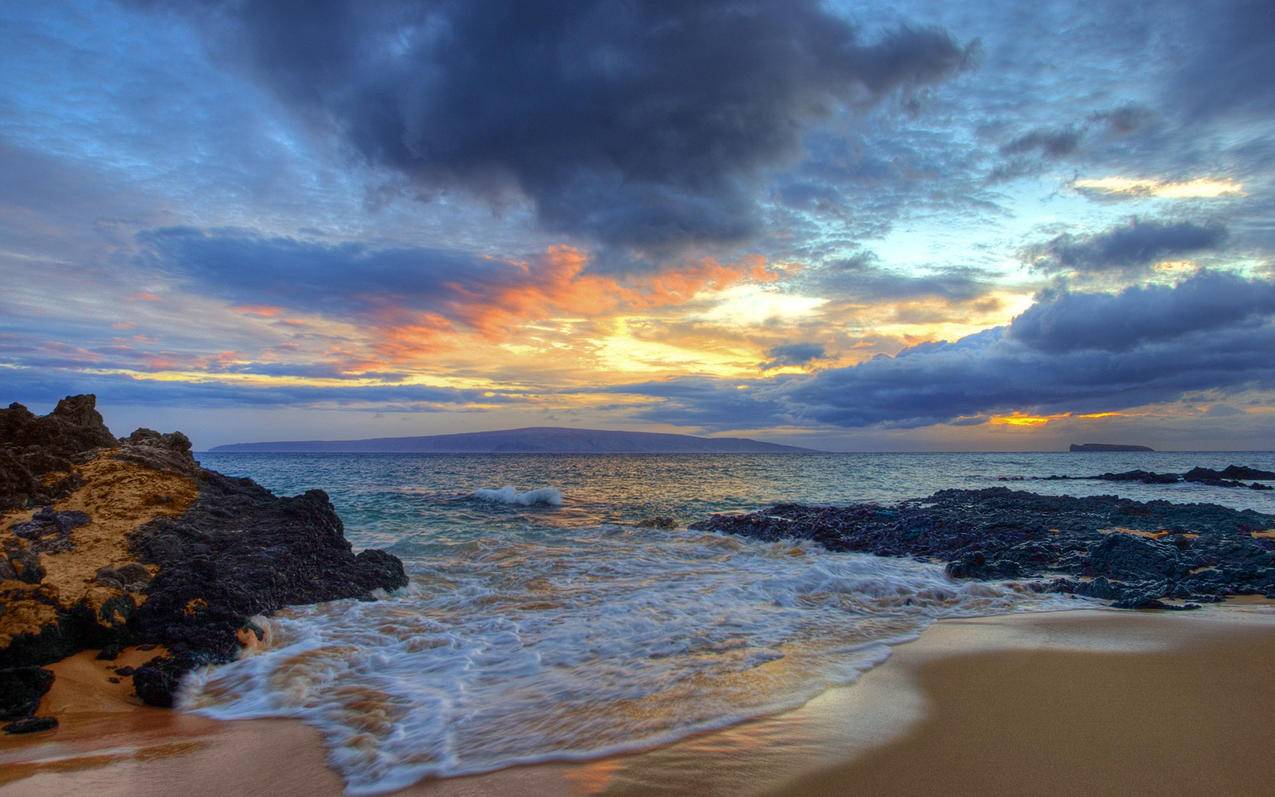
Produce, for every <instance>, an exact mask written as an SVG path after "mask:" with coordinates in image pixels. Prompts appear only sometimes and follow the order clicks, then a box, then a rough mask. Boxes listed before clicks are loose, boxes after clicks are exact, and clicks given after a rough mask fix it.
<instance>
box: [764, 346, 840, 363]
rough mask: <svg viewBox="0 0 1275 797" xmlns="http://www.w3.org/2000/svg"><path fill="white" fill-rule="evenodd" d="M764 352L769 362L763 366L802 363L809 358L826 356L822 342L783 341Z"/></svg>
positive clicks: (814, 358)
mask: <svg viewBox="0 0 1275 797" xmlns="http://www.w3.org/2000/svg"><path fill="white" fill-rule="evenodd" d="M766 354H767V355H768V356H769V357H770V362H768V363H766V364H765V366H764V367H765V368H779V367H781V366H785V365H804V364H805V363H808V362H810V361H811V360H817V359H819V358H820V357H826V356H827V353H826V352H825V351H824V348H823V344H822V343H784V344H781V345H779V346H773V347H771V349H770V351H768V352H766Z"/></svg>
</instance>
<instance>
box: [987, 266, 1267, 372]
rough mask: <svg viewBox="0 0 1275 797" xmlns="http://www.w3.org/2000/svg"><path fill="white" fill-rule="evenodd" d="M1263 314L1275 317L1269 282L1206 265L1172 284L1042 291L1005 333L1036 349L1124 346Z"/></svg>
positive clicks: (1241, 322) (1235, 324) (1122, 348)
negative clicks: (1212, 269)
mask: <svg viewBox="0 0 1275 797" xmlns="http://www.w3.org/2000/svg"><path fill="white" fill-rule="evenodd" d="M1270 315H1275V283H1272V282H1270V281H1267V280H1247V279H1244V278H1242V277H1238V276H1235V275H1234V274H1227V273H1223V272H1210V271H1205V272H1201V273H1199V274H1197V275H1195V276H1193V277H1191V278H1190V279H1187V280H1185V281H1183V282H1181V283H1179V284H1178V285H1176V286H1174V287H1169V286H1167V285H1148V286H1145V287H1143V286H1134V287H1131V288H1126V289H1125V290H1123V291H1121V292H1120V293H1116V294H1110V293H1069V292H1066V291H1062V292H1057V293H1054V294H1052V295H1047V296H1046V297H1045V299H1044V300H1043V301H1038V302H1037V303H1036V304H1034V305H1032V306H1031V307H1029V308H1028V309H1027V310H1026V311H1025V312H1024V313H1023V314H1022V315H1020V316H1018V317H1017V318H1015V319H1014V322H1013V323H1012V324H1010V327H1009V334H1010V336H1011V337H1013V338H1014V339H1016V340H1019V341H1022V342H1023V343H1026V344H1027V345H1029V346H1031V347H1032V348H1035V349H1039V350H1041V351H1049V352H1064V351H1072V350H1081V349H1100V350H1106V351H1127V350H1129V349H1132V348H1135V347H1136V346H1138V345H1140V344H1143V343H1147V342H1154V341H1158V340H1168V339H1172V338H1177V337H1181V336H1183V335H1187V334H1190V333H1193V332H1199V331H1206V330H1213V329H1219V328H1222V327H1232V328H1238V327H1242V326H1244V324H1245V322H1246V321H1248V320H1249V319H1251V318H1260V317H1265V316H1270Z"/></svg>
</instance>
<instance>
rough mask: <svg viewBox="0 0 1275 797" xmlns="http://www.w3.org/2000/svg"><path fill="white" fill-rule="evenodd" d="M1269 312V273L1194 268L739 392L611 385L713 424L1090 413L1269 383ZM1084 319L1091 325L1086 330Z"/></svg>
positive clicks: (668, 412) (1272, 301) (1273, 312)
mask: <svg viewBox="0 0 1275 797" xmlns="http://www.w3.org/2000/svg"><path fill="white" fill-rule="evenodd" d="M1272 316H1275V283H1271V282H1267V281H1245V280H1241V279H1238V278H1235V277H1231V276H1228V275H1221V274H1202V275H1199V276H1197V277H1195V278H1193V279H1191V280H1188V281H1186V282H1183V283H1181V284H1180V285H1178V286H1177V287H1175V288H1163V289H1160V288H1155V289H1130V290H1126V291H1123V292H1121V293H1120V294H1117V295H1114V296H1102V295H1094V294H1060V295H1057V296H1053V297H1047V298H1044V299H1042V300H1041V301H1040V302H1038V303H1037V304H1036V305H1035V306H1034V307H1033V308H1032V309H1031V310H1029V311H1028V312H1027V313H1025V314H1023V315H1022V316H1020V317H1019V318H1018V319H1016V320H1015V321H1014V322H1013V323H1012V324H1011V325H1010V326H1009V327H996V328H993V329H989V330H986V331H984V332H980V333H977V334H974V335H970V336H968V337H965V338H962V339H961V340H958V341H955V342H953V343H927V344H923V345H920V346H914V347H911V348H908V349H905V350H904V351H902V352H900V353H899V354H898V355H897V356H893V357H889V356H879V357H876V358H874V359H872V360H869V361H867V362H864V363H861V364H859V365H856V366H851V367H848V368H836V369H830V370H826V371H821V372H819V373H818V374H815V375H813V376H810V377H798V378H791V379H787V380H783V381H775V382H771V383H755V384H751V385H747V386H746V387H747V388H748V389H746V390H740V389H739V386H738V385H735V384H727V383H720V382H719V383H706V382H704V381H702V380H682V381H677V382H673V383H663V384H659V383H656V384H649V383H648V384H643V385H636V386H627V387H618V388H613V389H612V391H613V392H633V393H636V394H639V395H647V396H651V395H658V396H661V397H663V398H665V399H667V404H666V405H661V406H657V407H652V408H650V409H647V410H645V411H644V412H643V417H646V418H649V419H651V420H664V421H666V422H670V423H684V424H688V425H700V426H704V427H707V428H714V429H725V428H732V427H734V428H756V427H762V426H766V425H775V424H783V423H790V424H791V423H796V424H810V423H820V424H828V425H832V426H842V427H851V428H858V427H867V426H887V427H904V428H910V427H919V426H928V425H932V424H939V423H948V422H952V421H955V420H958V419H962V418H969V417H972V416H982V415H986V414H989V413H996V412H1011V411H1020V410H1030V411H1033V412H1038V413H1059V412H1080V413H1097V412H1104V411H1112V410H1121V409H1126V408H1129V407H1135V406H1140V405H1144V404H1149V403H1153V402H1161V401H1170V400H1175V399H1179V398H1181V397H1182V396H1184V395H1186V394H1189V393H1191V392H1193V391H1206V390H1223V391H1226V390H1241V389H1250V388H1261V389H1269V388H1272V387H1275V361H1273V360H1272V359H1271V357H1270V355H1269V352H1271V351H1275V324H1272V323H1271V321H1270V319H1271V317H1272ZM1122 319H1124V321H1122ZM1051 322H1053V323H1055V324H1057V325H1058V326H1051ZM1085 323H1088V324H1089V325H1090V326H1091V327H1092V329H1093V330H1096V331H1092V332H1087V333H1086V332H1084V331H1083V326H1084V324H1085Z"/></svg>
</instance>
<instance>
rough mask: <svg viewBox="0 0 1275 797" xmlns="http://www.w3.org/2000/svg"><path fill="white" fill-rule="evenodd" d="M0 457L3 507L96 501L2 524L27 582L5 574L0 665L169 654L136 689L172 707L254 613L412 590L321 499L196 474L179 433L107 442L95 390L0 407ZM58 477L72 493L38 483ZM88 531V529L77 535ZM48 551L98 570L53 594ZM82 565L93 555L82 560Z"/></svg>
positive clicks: (7, 563) (8, 564)
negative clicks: (91, 651) (188, 677)
mask: <svg viewBox="0 0 1275 797" xmlns="http://www.w3.org/2000/svg"><path fill="white" fill-rule="evenodd" d="M0 454H2V455H3V456H0V502H4V501H7V502H8V504H3V503H0V508H3V507H4V506H6V505H7V506H10V507H23V506H29V505H30V504H31V503H32V502H33V501H39V502H41V503H49V502H50V501H51V499H52V498H57V497H60V496H65V495H67V494H68V492H69V490H70V489H76V490H79V492H76V493H75V494H74V495H75V496H76V497H75V499H74V500H75V501H79V502H88V503H85V504H83V505H85V506H94V507H102V509H101V515H99V510H97V509H93V510H92V514H93V518H92V519H90V517H89V516H88V515H85V514H84V513H77V512H71V511H67V510H66V508H65V507H63V508H62V509H61V510H59V509H58V508H57V505H56V504H54V505H52V506H46V507H45V508H43V509H41V510H39V511H38V512H36V513H35V515H34V516H33V518H32V520H31V521H29V522H23V523H19V524H17V525H16V526H15V527H14V528H13V529H12V530H6V529H0V538H3V536H4V534H5V532H8V534H9V536H8V538H7V539H5V545H4V551H5V556H4V558H3V560H2V561H3V563H4V564H3V567H2V568H0V575H5V576H7V575H9V574H10V573H12V575H13V576H16V577H17V579H22V580H25V581H27V582H28V584H35V585H37V586H34V587H32V586H29V585H21V586H14V585H17V584H18V581H16V580H12V581H8V582H6V586H5V587H3V588H0V666H13V665H31V664H43V663H48V662H52V661H56V660H57V659H60V658H62V657H64V656H66V655H68V654H70V653H73V652H75V651H76V650H81V649H84V648H103V651H102V654H100V655H103V656H106V657H112V656H114V655H118V649H119V647H120V646H123V645H129V644H139V643H142V644H141V647H142V648H143V649H145V648H146V647H148V646H151V647H153V646H154V645H156V644H162V645H164V646H165V647H166V648H167V650H168V653H167V654H166V655H164V656H161V657H159V658H157V659H154V660H152V661H150V662H148V663H147V664H146V665H144V666H143V667H140V668H138V670H137V671H136V672H135V673H134V674H133V675H134V685H135V688H136V690H137V693H138V695H139V696H141V697H142V698H143V699H144V700H146V702H148V703H153V704H156V705H171V702H172V695H173V691H174V690H175V689H176V687H177V685H178V683H179V681H180V678H181V676H182V675H183V674H184V673H185V672H187V671H189V670H190V669H191V668H192V667H195V666H199V665H202V664H209V663H216V662H224V661H228V660H230V659H232V658H234V656H235V655H236V654H237V653H238V652H239V650H240V645H241V643H242V641H243V640H245V639H248V636H245V635H244V633H245V629H247V631H246V634H247V635H253V634H257V631H254V626H252V624H251V622H250V620H249V618H250V617H252V616H253V615H256V614H267V613H270V612H272V611H275V610H277V609H279V608H282V607H283V606H286V605H289V604H298V603H314V602H319V601H327V600H335V599H338V598H363V599H372V597H373V596H372V593H373V591H375V590H378V589H394V588H397V587H401V586H404V585H405V584H406V583H407V577H406V574H405V573H404V571H403V565H402V563H401V562H400V561H399V560H398V559H397V558H395V557H393V556H391V555H389V554H387V553H384V552H382V551H375V550H369V551H363V552H361V553H359V554H357V555H356V554H355V553H354V552H353V550H352V549H351V546H350V543H349V542H348V541H347V540H346V539H345V536H344V527H343V526H342V524H341V520H340V518H339V517H337V514H336V512H335V510H334V509H333V507H332V504H331V502H330V501H329V500H328V497H327V495H326V494H324V493H323V492H321V491H317V490H314V491H311V492H308V493H306V494H304V495H301V496H296V497H292V498H280V497H277V496H275V495H273V494H272V493H270V492H269V491H267V490H265V489H264V488H262V487H260V486H258V485H257V484H256V483H254V482H252V481H250V480H248V479H231V478H228V477H225V476H222V475H221V474H218V473H215V472H213V471H208V470H204V469H202V468H200V467H199V465H198V463H197V462H196V461H195V460H194V458H193V456H192V454H191V445H190V440H189V439H187V438H186V436H185V435H183V434H181V433H178V432H174V433H170V434H161V433H159V432H155V431H152V430H149V429H139V430H137V431H136V432H134V433H133V434H131V435H129V436H128V437H126V438H122V439H120V440H118V441H117V440H116V439H115V438H114V437H112V436H111V435H110V433H109V431H107V430H106V427H105V426H104V425H102V422H101V416H100V415H98V414H97V411H96V409H94V401H93V397H92V396H80V397H69V398H67V399H64V400H63V401H62V402H60V403H59V404H58V409H56V410H54V412H53V413H51V414H50V415H48V416H44V417H43V418H37V417H36V416H34V415H32V414H31V413H30V412H28V411H27V410H26V409H25V408H24V407H21V406H20V405H14V406H11V407H10V408H9V409H7V410H0ZM15 463H16V464H15ZM60 468H61V469H65V470H66V471H67V474H66V475H65V476H63V477H58V478H57V479H54V480H53V482H56V483H57V484H60V485H63V487H65V488H67V489H63V488H57V489H45V487H43V486H41V485H40V484H37V485H35V486H33V483H34V482H33V480H34V481H40V482H41V484H43V481H47V478H46V477H47V474H49V473H52V472H55V471H57V470H58V469H60ZM68 500H70V499H68ZM122 508H123V509H122ZM121 512H123V513H124V514H123V518H124V521H123V522H122V523H121ZM134 513H136V514H137V520H136V523H135V524H134V525H129V522H128V521H129V519H130V518H131V517H132V516H133V514H134ZM85 523H91V524H92V525H90V526H89V531H91V534H89V536H88V537H87V538H84V537H81V538H77V537H76V534H77V531H76V530H77V529H78V528H79V527H81V526H83V525H84V524H85ZM112 524H113V525H112ZM112 535H118V536H112ZM76 539H79V543H78V544H76V543H75V541H76ZM86 539H87V542H86ZM55 543H56V544H55ZM63 543H65V544H63ZM86 546H87V547H86ZM86 551H88V552H86ZM43 555H48V556H54V557H81V560H80V561H82V562H84V563H85V564H83V565H81V567H85V569H86V571H87V572H88V573H92V574H93V576H92V577H90V578H87V579H85V578H84V577H83V576H79V575H78V574H76V575H73V576H68V575H66V573H68V572H69V573H75V570H74V569H72V570H69V571H67V570H66V569H65V568H64V569H63V570H62V571H61V572H62V573H63V575H61V576H59V578H61V581H60V582H58V583H57V584H52V583H50V582H49V581H47V580H46V581H41V579H52V578H53V576H49V575H48V574H47V573H46V572H45V570H44V569H42V559H41V556H43ZM90 555H92V556H96V557H99V558H95V559H87V560H85V559H83V558H82V557H87V556H90ZM50 561H52V560H50ZM58 561H63V560H58ZM153 571H155V575H154V576H152V572H153ZM50 572H53V571H50ZM258 630H259V629H258ZM257 638H259V634H258V635H257ZM117 672H118V673H119V674H123V670H122V669H121V670H120V671H117Z"/></svg>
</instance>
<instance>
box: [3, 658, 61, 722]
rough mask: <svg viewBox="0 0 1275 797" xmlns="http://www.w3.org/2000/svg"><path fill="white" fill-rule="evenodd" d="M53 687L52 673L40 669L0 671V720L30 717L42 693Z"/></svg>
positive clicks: (37, 706) (20, 668)
mask: <svg viewBox="0 0 1275 797" xmlns="http://www.w3.org/2000/svg"><path fill="white" fill-rule="evenodd" d="M52 687H53V673H52V672H50V671H49V670H46V669H43V668H41V667H9V668H6V669H3V670H0V720H20V719H25V718H26V717H30V716H31V715H32V714H34V713H35V712H36V709H37V708H39V706H40V699H41V698H42V697H44V693H45V692H48V691H49V689H51V688H52Z"/></svg>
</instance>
